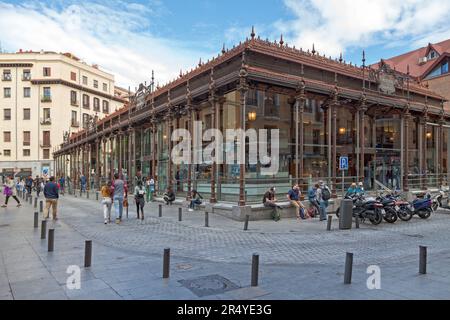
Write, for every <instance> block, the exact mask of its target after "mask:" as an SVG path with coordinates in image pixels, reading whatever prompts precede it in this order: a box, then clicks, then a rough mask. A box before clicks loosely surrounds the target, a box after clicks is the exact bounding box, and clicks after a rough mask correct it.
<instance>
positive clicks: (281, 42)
mask: <svg viewBox="0 0 450 320" xmlns="http://www.w3.org/2000/svg"><path fill="white" fill-rule="evenodd" d="M283 44H284V41H283V34H281V37H280V45H281V46H283Z"/></svg>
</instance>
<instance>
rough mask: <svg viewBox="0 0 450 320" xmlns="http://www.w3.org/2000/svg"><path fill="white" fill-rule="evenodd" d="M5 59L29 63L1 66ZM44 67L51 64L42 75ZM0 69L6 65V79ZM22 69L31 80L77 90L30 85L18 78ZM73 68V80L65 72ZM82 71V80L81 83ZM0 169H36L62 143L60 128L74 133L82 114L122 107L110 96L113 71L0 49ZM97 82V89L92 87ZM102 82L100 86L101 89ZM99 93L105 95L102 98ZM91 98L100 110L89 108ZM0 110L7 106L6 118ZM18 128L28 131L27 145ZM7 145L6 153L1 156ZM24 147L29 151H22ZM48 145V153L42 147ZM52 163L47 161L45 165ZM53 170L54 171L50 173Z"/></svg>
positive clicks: (67, 59)
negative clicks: (47, 97)
mask: <svg viewBox="0 0 450 320" xmlns="http://www.w3.org/2000/svg"><path fill="white" fill-rule="evenodd" d="M7 63H30V64H32V65H33V66H32V67H3V66H1V64H7ZM44 67H49V68H51V74H50V76H44ZM5 70H10V72H11V81H4V80H3V73H4V71H5ZM24 70H30V72H31V79H32V80H33V81H35V80H46V81H47V80H64V81H67V82H69V83H73V84H74V85H79V86H82V87H83V89H81V90H80V89H76V88H72V87H70V86H68V85H65V84H33V83H32V81H29V80H24V79H23V78H22V76H23V72H24ZM72 72H74V73H75V79H72V78H71V73H72ZM83 76H86V77H87V83H83ZM0 77H1V78H0V172H2V171H3V169H10V168H11V166H12V165H13V164H14V163H16V166H12V167H13V168H15V167H17V168H19V169H29V168H32V171H33V174H35V175H36V174H41V172H42V167H44V166H45V167H47V166H48V164H49V163H52V152H53V150H54V149H55V148H56V146H58V145H59V144H61V143H62V142H63V134H64V132H66V131H69V132H70V133H72V132H77V131H79V130H81V129H82V120H83V114H88V115H92V116H95V115H97V116H98V117H99V118H100V119H101V118H103V117H104V116H106V115H107V114H109V113H111V112H114V111H115V110H116V109H118V108H121V107H122V106H123V103H122V102H119V101H115V100H113V99H111V97H112V96H113V95H114V92H115V90H114V88H115V87H114V76H113V75H111V74H108V73H106V72H103V71H101V70H99V69H97V68H94V67H92V66H89V65H86V64H84V63H81V62H79V61H76V60H74V59H73V58H71V57H67V56H65V55H63V54H55V53H16V54H0ZM94 80H97V81H98V88H95V87H94ZM103 84H106V88H105V89H106V90H104V88H103ZM44 87H49V88H50V92H51V101H48V102H45V101H42V97H43V93H44ZM4 88H11V97H10V98H6V97H4ZM24 88H30V97H24ZM84 88H88V89H91V90H95V91H97V92H98V94H94V93H91V92H87V91H85V90H84ZM71 91H75V92H76V96H77V102H78V104H77V105H73V104H72V103H71ZM83 94H87V95H88V96H89V108H88V109H87V108H84V107H83V100H82V99H83V98H82V96H83ZM102 94H103V95H109V97H104V96H102ZM94 97H95V98H98V99H99V101H100V106H99V108H100V111H99V112H96V111H94ZM103 101H108V104H109V112H108V113H104V112H103ZM26 108H28V109H30V120H24V109H26ZM4 109H11V120H4ZM44 109H50V120H51V123H48V124H47V123H44V122H43V121H42V120H44ZM72 111H76V113H77V118H76V120H77V122H78V123H79V127H77V126H73V125H72ZM5 131H7V132H10V133H11V141H10V142H4V132H5ZM24 131H29V132H30V136H31V138H30V145H29V146H25V145H24V139H23V138H24ZM44 131H49V132H50V145H49V146H45V147H44V146H43V145H42V143H43V132H44ZM5 150H10V153H11V154H10V156H6V155H5ZM24 150H29V155H27V154H24ZM45 150H48V154H49V157H48V158H47V157H45V155H44V152H45ZM51 167H53V165H51ZM50 173H51V174H54V173H55V172H50Z"/></svg>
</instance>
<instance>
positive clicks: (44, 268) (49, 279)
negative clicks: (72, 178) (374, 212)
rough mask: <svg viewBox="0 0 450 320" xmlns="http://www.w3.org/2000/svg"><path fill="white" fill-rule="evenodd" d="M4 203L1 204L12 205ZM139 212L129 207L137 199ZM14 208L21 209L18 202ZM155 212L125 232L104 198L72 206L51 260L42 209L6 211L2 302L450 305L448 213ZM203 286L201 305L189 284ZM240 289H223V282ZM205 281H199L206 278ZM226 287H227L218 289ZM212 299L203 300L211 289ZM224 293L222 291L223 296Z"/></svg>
mask: <svg viewBox="0 0 450 320" xmlns="http://www.w3.org/2000/svg"><path fill="white" fill-rule="evenodd" d="M3 200H4V199H3V196H0V201H3ZM130 203H131V201H130ZM11 204H14V203H13V202H12V203H11ZM157 206H158V205H157V204H148V205H147V206H146V208H145V211H146V219H145V221H144V222H141V221H137V220H136V218H135V211H134V208H133V207H130V212H129V219H128V220H126V219H125V221H124V222H123V223H122V224H121V225H115V224H110V225H104V224H103V216H102V210H101V206H100V204H99V203H98V202H97V201H95V200H92V199H91V200H88V199H80V198H79V197H78V198H74V197H71V196H66V197H62V199H61V201H60V206H59V207H60V218H61V219H60V221H58V222H57V223H56V224H54V225H53V224H52V223H50V227H54V228H55V239H56V241H55V252H52V253H49V252H47V242H46V241H45V240H40V230H39V229H33V227H32V226H33V212H34V211H35V209H33V208H32V207H31V206H30V205H29V204H24V206H23V207H22V208H20V209H19V208H15V207H14V206H10V207H9V208H7V209H0V244H1V245H0V254H1V256H0V300H2V299H180V300H182V299H424V298H425V299H435V298H437V299H449V298H450V268H448V265H449V262H450V249H449V244H450V241H449V240H450V239H449V237H450V234H449V232H448V229H449V227H450V214H448V213H446V212H445V211H441V212H439V213H436V214H434V215H433V216H432V217H431V218H430V219H429V220H421V219H419V218H414V219H413V220H412V221H410V222H401V221H399V222H397V223H396V224H393V225H390V224H387V223H382V224H381V225H379V226H372V225H370V224H365V223H364V224H361V228H360V229H352V230H347V231H339V230H337V220H336V219H334V223H333V230H332V231H330V232H327V231H326V230H325V229H326V222H319V221H318V220H312V221H303V222H297V221H296V220H295V219H283V220H282V221H280V222H278V223H276V222H273V221H257V222H256V221H255V222H253V221H251V222H250V224H249V230H248V231H243V223H241V222H236V221H232V220H229V219H227V218H224V217H221V216H218V215H213V214H210V225H211V227H210V228H205V227H204V226H203V223H204V214H203V212H200V211H195V212H187V210H185V209H183V221H182V222H179V221H178V207H175V206H173V207H166V206H163V217H162V218H158V207H157ZM86 239H91V240H93V246H94V254H93V265H92V267H91V268H86V269H85V268H81V280H82V289H81V290H69V289H67V287H66V285H65V284H66V280H67V277H68V274H67V273H66V271H67V267H68V266H69V265H79V266H82V265H83V257H84V241H85V240H86ZM419 245H426V246H428V274H427V275H418V246H419ZM166 247H170V248H171V254H172V255H171V277H170V279H169V280H163V279H162V278H161V272H162V252H163V249H164V248H166ZM254 252H257V253H258V254H259V255H260V263H261V266H260V283H259V286H258V287H250V270H251V265H250V263H251V255H252V254H253V253H254ZM345 252H353V253H354V268H353V280H352V285H350V286H345V285H343V271H344V260H345ZM369 265H378V266H379V267H380V268H381V275H382V277H381V281H382V282H381V283H382V284H381V286H382V288H381V290H368V289H367V286H366V280H367V277H368V274H367V273H366V271H367V270H366V268H367V266H369ZM205 276H207V277H210V278H212V280H209V282H205V280H199V281H203V282H201V283H203V285H204V286H205V288H206V289H207V291H206V294H202V295H198V294H196V293H194V292H193V291H191V290H189V289H188V288H186V287H185V286H184V285H183V283H185V282H183V283H182V282H180V281H181V280H183V281H184V280H192V279H194V280H195V279H196V278H201V279H203V278H204V277H205ZM216 276H219V277H216ZM220 278H225V279H226V280H227V281H231V282H232V283H233V286H234V288H237V289H233V290H230V291H226V290H222V291H221V290H216V291H215V289H217V288H214V286H215V285H216V283H217V281H218V280H217V279H220ZM197 280H198V279H197ZM219 287H220V286H219ZM206 289H205V290H206ZM219 289H220V288H219Z"/></svg>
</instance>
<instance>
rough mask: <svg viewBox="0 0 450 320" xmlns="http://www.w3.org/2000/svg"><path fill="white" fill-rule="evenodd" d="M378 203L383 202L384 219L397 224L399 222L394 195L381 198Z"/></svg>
mask: <svg viewBox="0 0 450 320" xmlns="http://www.w3.org/2000/svg"><path fill="white" fill-rule="evenodd" d="M377 201H379V202H381V204H382V205H383V209H384V214H383V219H384V221H386V222H388V223H395V222H396V221H397V220H398V215H397V211H396V210H395V198H394V197H393V196H392V195H387V196H379V197H378V198H377Z"/></svg>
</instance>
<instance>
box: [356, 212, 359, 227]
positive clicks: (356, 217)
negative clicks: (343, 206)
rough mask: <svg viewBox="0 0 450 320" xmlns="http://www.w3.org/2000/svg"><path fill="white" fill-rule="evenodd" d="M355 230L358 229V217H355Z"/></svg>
mask: <svg viewBox="0 0 450 320" xmlns="http://www.w3.org/2000/svg"><path fill="white" fill-rule="evenodd" d="M355 228H356V229H359V216H358V215H356V217H355Z"/></svg>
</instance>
